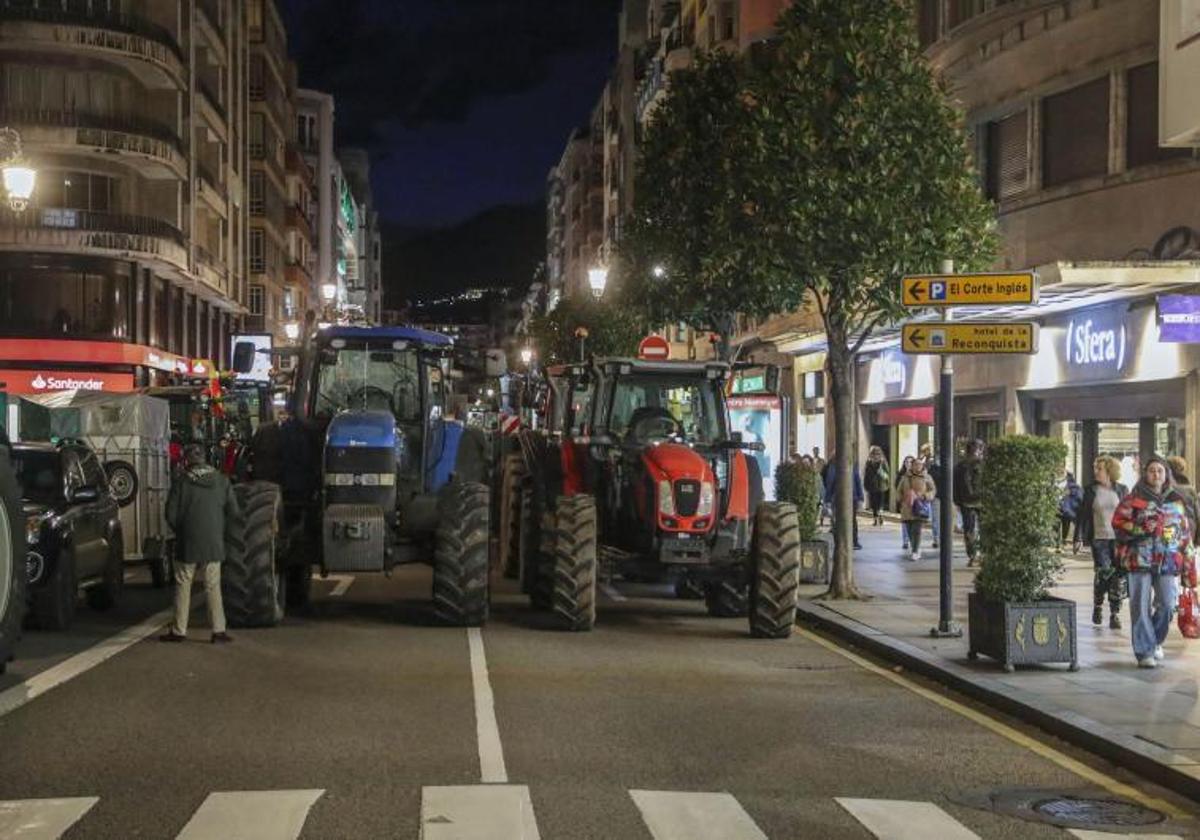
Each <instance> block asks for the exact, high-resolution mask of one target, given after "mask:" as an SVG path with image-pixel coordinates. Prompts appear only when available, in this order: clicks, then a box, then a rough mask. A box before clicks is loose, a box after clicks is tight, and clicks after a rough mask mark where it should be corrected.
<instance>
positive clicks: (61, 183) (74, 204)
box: [34, 172, 118, 213]
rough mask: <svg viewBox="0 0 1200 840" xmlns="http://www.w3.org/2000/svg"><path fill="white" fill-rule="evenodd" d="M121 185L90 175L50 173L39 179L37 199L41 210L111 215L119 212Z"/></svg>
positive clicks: (88, 173) (40, 176) (105, 177)
mask: <svg viewBox="0 0 1200 840" xmlns="http://www.w3.org/2000/svg"><path fill="white" fill-rule="evenodd" d="M117 185H118V182H117V180H116V179H115V178H109V177H107V176H104V175H95V174H92V173H90V172H46V173H44V174H42V175H39V176H38V183H37V190H36V192H35V193H34V197H35V200H36V202H37V204H38V206H40V207H61V208H64V209H69V210H91V211H93V212H97V213H109V212H112V211H114V210H116V209H117Z"/></svg>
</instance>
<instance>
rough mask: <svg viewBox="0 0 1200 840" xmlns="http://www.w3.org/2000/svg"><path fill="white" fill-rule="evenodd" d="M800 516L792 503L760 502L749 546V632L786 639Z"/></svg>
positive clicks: (796, 578) (791, 620)
mask: <svg viewBox="0 0 1200 840" xmlns="http://www.w3.org/2000/svg"><path fill="white" fill-rule="evenodd" d="M799 585H800V520H799V515H798V514H797V512H796V506H795V505H791V504H787V503H784V502H763V503H762V504H761V505H759V507H758V511H757V513H756V515H755V517H754V538H753V541H752V542H751V549H750V635H751V636H754V637H755V638H757V639H786V638H788V637H789V636H791V635H792V629H793V628H794V627H795V624H796V598H797V589H798V587H799Z"/></svg>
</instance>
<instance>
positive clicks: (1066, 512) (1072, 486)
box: [1058, 467, 1083, 554]
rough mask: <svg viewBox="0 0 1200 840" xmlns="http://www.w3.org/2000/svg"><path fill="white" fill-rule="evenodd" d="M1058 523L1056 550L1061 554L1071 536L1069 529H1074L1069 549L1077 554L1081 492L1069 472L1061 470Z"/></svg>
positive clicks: (1064, 469)
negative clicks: (1059, 529)
mask: <svg viewBox="0 0 1200 840" xmlns="http://www.w3.org/2000/svg"><path fill="white" fill-rule="evenodd" d="M1058 492H1059V498H1058V521H1059V523H1060V524H1061V526H1062V531H1061V532H1060V533H1059V536H1058V550H1059V551H1060V552H1061V551H1063V550H1065V549H1066V545H1067V537H1069V536H1071V529H1072V528H1074V529H1075V536H1074V539H1073V540H1072V542H1071V549H1072V551H1073V552H1074V553H1076V554H1078V553H1079V526H1078V524H1077V523H1078V521H1079V506H1080V505H1081V504H1082V503H1083V490H1082V488H1080V486H1079V482H1077V481H1076V480H1075V476H1074V475H1073V474H1072V473H1071V471H1070V470H1068V469H1066V468H1065V467H1064V468H1063V471H1062V476H1061V477H1060V478H1059V480H1058Z"/></svg>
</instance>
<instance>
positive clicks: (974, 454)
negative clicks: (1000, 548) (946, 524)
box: [953, 438, 984, 567]
mask: <svg viewBox="0 0 1200 840" xmlns="http://www.w3.org/2000/svg"><path fill="white" fill-rule="evenodd" d="M983 450H984V444H983V441H982V440H979V439H978V438H976V439H975V440H973V441H971V442H970V443H968V444H967V455H966V457H965V458H963V459H962V460H961V461H959V462H958V463H957V464H955V465H954V499H953V501H954V504H956V505H958V512H959V514H960V516H961V517H962V532H963V542H964V543H966V546H967V566H968V567H971V566H974V565H975V564H976V563H978V562H979V510H980V508H982V507H983V498H982V496H981V495H980V483H979V482H980V478H981V476H982V474H983Z"/></svg>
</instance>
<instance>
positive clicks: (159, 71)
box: [0, 0, 185, 89]
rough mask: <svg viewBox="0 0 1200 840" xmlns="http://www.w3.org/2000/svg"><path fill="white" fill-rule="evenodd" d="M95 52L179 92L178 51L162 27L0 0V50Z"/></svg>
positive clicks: (134, 18) (128, 17)
mask: <svg viewBox="0 0 1200 840" xmlns="http://www.w3.org/2000/svg"><path fill="white" fill-rule="evenodd" d="M5 47H19V48H20V49H22V50H28V49H31V48H32V49H45V50H54V51H57V52H64V53H72V54H75V55H78V54H80V53H93V54H100V55H103V56H104V57H106V58H109V59H112V60H114V61H118V62H120V63H122V64H124V65H125V66H126V67H127V68H128V69H129V70H130V71H131V72H132V73H134V75H136V76H137V77H138V78H139V79H140V80H141V81H142V83H143V84H145V85H146V86H147V87H152V88H176V89H179V88H182V87H183V79H184V67H185V65H184V61H183V52H182V51H181V50H180V48H179V44H178V43H177V42H176V41H175V38H174V36H173V35H172V34H171V32H170V31H169V30H167V29H166V28H164V27H162V26H159V25H158V24H156V23H153V22H151V21H149V20H146V19H145V18H143V17H140V16H138V15H132V14H122V13H120V12H110V11H107V10H104V9H100V8H92V9H88V8H82V7H81V8H75V9H71V10H70V11H67V10H65V9H46V8H31V7H29V6H27V5H24V4H18V3H13V2H5V1H4V0H0V48H5Z"/></svg>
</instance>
